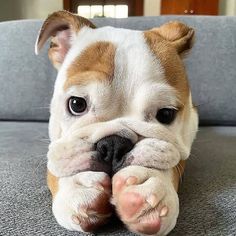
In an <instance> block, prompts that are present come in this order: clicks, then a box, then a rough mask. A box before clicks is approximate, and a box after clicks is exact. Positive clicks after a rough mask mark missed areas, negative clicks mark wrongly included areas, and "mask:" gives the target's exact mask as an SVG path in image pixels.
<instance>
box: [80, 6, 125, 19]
mask: <svg viewBox="0 0 236 236" xmlns="http://www.w3.org/2000/svg"><path fill="white" fill-rule="evenodd" d="M77 13H78V15H80V16H83V17H86V18H95V17H113V18H126V17H128V5H80V6H78V9H77Z"/></svg>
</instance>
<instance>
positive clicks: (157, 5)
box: [144, 0, 161, 16]
mask: <svg viewBox="0 0 236 236" xmlns="http://www.w3.org/2000/svg"><path fill="white" fill-rule="evenodd" d="M160 12H161V0H144V16H158V15H160Z"/></svg>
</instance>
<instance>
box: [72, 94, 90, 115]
mask: <svg viewBox="0 0 236 236" xmlns="http://www.w3.org/2000/svg"><path fill="white" fill-rule="evenodd" d="M68 109H69V112H70V113H71V114H72V115H74V116H79V115H82V114H83V113H84V112H85V111H86V110H87V102H86V100H85V99H84V98H81V97H70V98H69V101H68Z"/></svg>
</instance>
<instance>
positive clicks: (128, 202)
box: [112, 162, 184, 235]
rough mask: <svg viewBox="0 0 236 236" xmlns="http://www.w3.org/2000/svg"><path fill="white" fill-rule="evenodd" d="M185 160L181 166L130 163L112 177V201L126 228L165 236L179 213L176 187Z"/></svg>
mask: <svg viewBox="0 0 236 236" xmlns="http://www.w3.org/2000/svg"><path fill="white" fill-rule="evenodd" d="M180 166H181V167H180ZM183 168H184V162H181V163H179V166H178V169H177V168H173V169H170V170H166V171H160V170H153V169H149V168H145V167H141V166H129V167H126V168H124V169H122V170H120V171H119V172H118V173H117V174H116V175H115V176H114V177H113V179H112V183H113V184H112V189H113V199H112V203H113V204H114V205H115V206H116V210H117V213H118V215H119V216H120V219H121V220H122V221H123V222H124V223H125V224H126V225H127V227H128V228H129V229H130V230H131V231H133V232H137V233H141V234H144V235H166V234H168V233H169V232H170V231H171V230H172V229H173V228H174V226H175V224H176V220H177V217H178V214H179V200H178V195H177V189H178V185H179V179H180V177H181V175H182V173H183Z"/></svg>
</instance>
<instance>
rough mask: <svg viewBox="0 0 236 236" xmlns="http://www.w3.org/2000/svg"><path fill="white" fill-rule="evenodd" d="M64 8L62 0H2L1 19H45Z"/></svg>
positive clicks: (0, 6)
mask: <svg viewBox="0 0 236 236" xmlns="http://www.w3.org/2000/svg"><path fill="white" fill-rule="evenodd" d="M62 9H63V1H62V0H0V21H3V20H18V19H43V18H45V17H47V16H48V14H50V13H51V12H53V11H57V10H62Z"/></svg>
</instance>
